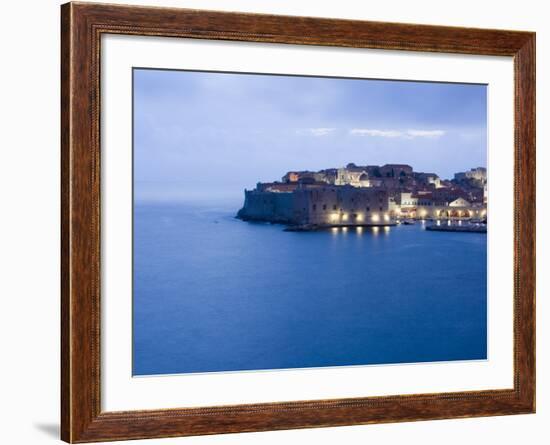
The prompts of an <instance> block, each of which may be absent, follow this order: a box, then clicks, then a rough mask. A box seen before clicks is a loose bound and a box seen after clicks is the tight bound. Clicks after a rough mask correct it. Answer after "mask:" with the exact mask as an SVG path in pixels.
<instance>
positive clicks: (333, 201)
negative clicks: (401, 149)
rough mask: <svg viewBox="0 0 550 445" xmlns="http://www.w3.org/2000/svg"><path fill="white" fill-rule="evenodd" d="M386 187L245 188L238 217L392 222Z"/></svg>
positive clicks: (323, 223) (291, 221) (334, 223)
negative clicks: (275, 189)
mask: <svg viewBox="0 0 550 445" xmlns="http://www.w3.org/2000/svg"><path fill="white" fill-rule="evenodd" d="M389 201H390V200H389V196H388V193H387V191H386V190H384V189H380V188H375V187H367V188H357V187H353V186H350V185H345V186H320V185H312V186H310V185H301V186H298V187H296V188H295V189H294V190H293V191H291V192H278V193H273V192H270V191H267V190H261V189H258V188H257V189H255V190H246V191H245V203H244V206H243V208H242V209H241V210H240V211H239V213H238V217H239V218H241V219H244V220H256V221H269V222H279V223H286V224H293V225H304V224H313V225H321V226H369V225H374V226H378V225H389V224H392V223H394V221H393V219H392V218H391V215H390V211H389V210H390V208H389Z"/></svg>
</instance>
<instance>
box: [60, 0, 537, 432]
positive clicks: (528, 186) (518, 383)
mask: <svg viewBox="0 0 550 445" xmlns="http://www.w3.org/2000/svg"><path fill="white" fill-rule="evenodd" d="M103 33H111V34H129V35H152V36H170V37H180V38H198V39H222V40H237V41H253V42H275V43H284V44H304V45H324V46H342V47H355V48H381V49H392V50H411V51H430V52H450V53H462V54H481V55H500V56H503V55H504V56H513V57H514V66H515V106H516V110H515V172H514V174H515V224H514V228H515V239H514V252H510V254H513V255H514V265H515V266H514V340H515V342H514V345H515V350H514V352H515V354H514V376H515V378H514V388H513V389H509V390H498V389H495V390H494V391H476V392H462V393H439V394H419V395H412V396H392V397H369V398H353V399H338V400H315V401H302V402H289V403H270V404H269V403H267V404H257V405H238V406H231V407H227V406H226V407H210V408H188V409H170V410H157V411H131V412H101V401H100V384H101V377H100V334H101V331H100V319H99V314H100V304H101V298H100V230H101V227H100V171H101V169H100V154H101V150H100V145H99V131H100V124H99V113H100V103H99V98H100V79H99V62H100V54H101V48H100V38H101V35H102V34H103ZM61 37H62V43H61V104H62V106H61V110H62V111H61V125H62V128H61V153H62V154H61V170H62V174H61V202H62V209H61V232H62V242H61V332H62V338H61V368H62V372H61V436H62V439H63V440H65V441H67V442H71V443H73V442H93V441H104V440H121V439H137V438H152V437H173V436H184V435H196V434H216V433H229V432H244V431H264V430H278V429H288V428H307V427H322V426H338V425H352V424H367V423H380V422H402V421H412V420H426V419H442V418H456V417H473V416H491V415H506V414H519V413H532V412H534V410H535V35H534V34H533V33H529V32H517V31H502V30H485V29H469V28H454V27H437V26H426V25H405V24H390V23H380V22H362V21H353V20H334V19H320V18H307V17H288V16H270V15H256V14H240V13H239V14H237V13H221V12H213V11H196V10H185V9H172V8H147V7H133V6H117V5H105V4H91V3H84V4H81V3H68V4H65V5H63V6H62V7H61Z"/></svg>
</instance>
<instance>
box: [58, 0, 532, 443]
mask: <svg viewBox="0 0 550 445" xmlns="http://www.w3.org/2000/svg"><path fill="white" fill-rule="evenodd" d="M61 18H62V27H61V32H62V47H61V63H62V66H61V68H62V79H61V80H62V82H61V83H62V91H61V102H62V116H61V117H62V119H61V120H62V131H61V148H62V160H61V162H62V178H61V189H62V227H61V230H62V245H61V253H62V255H61V256H62V276H61V283H62V286H61V287H62V293H61V303H62V304H61V306H62V308H61V313H62V317H61V318H62V338H61V347H62V351H61V352H62V376H61V390H62V393H61V399H62V413H61V425H62V426H61V435H62V439H63V440H65V441H67V442H71V443H73V442H94V441H107V440H124V439H139V438H154V437H174V436H185V435H200V434H216V433H229V432H245V431H264V430H278V429H290V428H307V427H321V426H339V425H354V424H368V423H380V422H401V421H413V420H428V419H442V418H458V417H474V416H493V415H509V414H526V413H533V412H534V411H535V35H534V33H530V32H518V31H503V30H488V29H466V28H451V27H439V26H425V25H409V24H395V23H391V24H390V23H380V22H362V21H349V20H336V19H324V18H323V19H321V18H307V17H289V16H269V15H255V14H241V13H222V12H213V11H198V10H186V9H173V8H148V7H137V6H136V7H134V6H117V5H106V4H92V3H86V4H82V3H67V4H65V5H63V6H62V8H61Z"/></svg>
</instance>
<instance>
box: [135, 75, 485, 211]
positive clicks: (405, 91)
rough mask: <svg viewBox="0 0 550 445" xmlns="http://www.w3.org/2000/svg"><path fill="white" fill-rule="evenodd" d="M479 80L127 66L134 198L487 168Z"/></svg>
mask: <svg viewBox="0 0 550 445" xmlns="http://www.w3.org/2000/svg"><path fill="white" fill-rule="evenodd" d="M486 99H487V92H486V87H485V86H483V85H463V84H443V83H422V82H397V81H379V80H364V79H334V78H314V77H291V76H272V75H254V74H226V73H200V72H186V71H162V70H142V69H136V70H134V185H135V197H136V200H147V201H149V200H179V201H185V200H197V199H201V200H202V199H206V198H207V197H211V198H214V199H227V200H239V199H241V198H242V196H243V189H244V188H249V189H250V188H253V187H254V185H255V184H256V182H258V181H272V180H280V178H281V176H283V175H284V174H285V173H286V172H287V171H289V170H319V169H322V168H329V167H340V166H344V165H346V164H347V163H349V162H354V163H356V164H358V165H365V164H380V165H382V164H386V163H398V164H410V165H412V166H413V167H414V169H415V170H416V171H424V172H433V173H437V174H439V175H440V176H441V177H443V178H449V177H452V175H453V173H455V172H457V171H463V170H466V169H469V168H471V167H477V166H486V146H487V141H486V140H487V118H486V113H487V108H486V103H487V102H486Z"/></svg>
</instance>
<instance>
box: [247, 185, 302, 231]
mask: <svg viewBox="0 0 550 445" xmlns="http://www.w3.org/2000/svg"><path fill="white" fill-rule="evenodd" d="M292 195H293V193H273V192H262V191H256V190H251V191H249V190H246V191H245V200H244V206H243V208H242V209H241V210H239V213H238V215H237V216H238V217H240V218H243V219H249V220H256V221H270V222H280V223H293V216H294V199H293V197H292Z"/></svg>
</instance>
